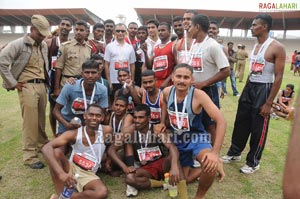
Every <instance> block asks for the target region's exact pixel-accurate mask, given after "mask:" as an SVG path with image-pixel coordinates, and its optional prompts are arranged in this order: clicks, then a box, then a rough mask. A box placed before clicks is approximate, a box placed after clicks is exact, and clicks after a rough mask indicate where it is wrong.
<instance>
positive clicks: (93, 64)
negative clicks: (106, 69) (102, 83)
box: [81, 59, 99, 71]
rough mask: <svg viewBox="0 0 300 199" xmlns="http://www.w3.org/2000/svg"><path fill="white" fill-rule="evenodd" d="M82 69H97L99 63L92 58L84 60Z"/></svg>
mask: <svg viewBox="0 0 300 199" xmlns="http://www.w3.org/2000/svg"><path fill="white" fill-rule="evenodd" d="M81 68H82V71H84V70H85V69H97V70H99V63H98V62H96V61H95V60H93V59H90V60H87V61H85V62H83V64H82V67H81Z"/></svg>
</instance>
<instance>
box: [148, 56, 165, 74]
mask: <svg viewBox="0 0 300 199" xmlns="http://www.w3.org/2000/svg"><path fill="white" fill-rule="evenodd" d="M167 68H168V56H167V55H162V56H158V57H155V58H154V60H153V68H152V70H153V71H154V72H158V71H163V70H166V69H167Z"/></svg>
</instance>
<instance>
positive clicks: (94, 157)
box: [42, 104, 112, 199]
mask: <svg viewBox="0 0 300 199" xmlns="http://www.w3.org/2000/svg"><path fill="white" fill-rule="evenodd" d="M103 118H104V112H103V110H102V109H101V108H100V106H98V105H96V104H92V105H90V106H89V107H88V108H87V110H86V112H85V113H84V119H85V124H86V126H82V127H80V128H78V129H74V130H69V131H66V132H65V133H64V134H63V135H61V136H59V137H57V138H55V139H54V140H52V141H51V142H48V143H47V144H46V145H45V146H44V147H43V148H42V152H43V155H44V158H45V160H46V161H47V163H48V164H49V170H50V174H51V177H52V180H53V184H54V187H55V190H56V193H57V194H58V195H60V194H61V193H62V191H63V189H64V186H67V187H68V188H71V187H72V186H76V189H77V191H78V192H74V193H73V194H72V195H74V197H75V195H76V198H90V199H92V198H106V197H107V196H108V189H107V187H106V186H105V185H104V183H103V182H102V181H101V180H100V179H99V177H98V176H97V175H96V172H97V170H98V168H99V167H100V164H101V160H102V155H103V152H104V150H105V143H104V140H105V141H106V142H108V141H109V139H108V138H111V136H112V128H111V127H110V126H105V125H100V123H101V122H102V121H103ZM68 143H70V144H71V145H72V149H73V150H72V154H71V156H70V160H68V159H67V157H66V156H65V155H64V153H63V151H62V150H60V149H59V148H60V147H63V146H65V145H67V144H68ZM75 174H78V175H79V176H78V177H77V179H75V178H74V176H75ZM51 198H52V199H55V198H58V196H57V195H56V194H53V195H52V197H51Z"/></svg>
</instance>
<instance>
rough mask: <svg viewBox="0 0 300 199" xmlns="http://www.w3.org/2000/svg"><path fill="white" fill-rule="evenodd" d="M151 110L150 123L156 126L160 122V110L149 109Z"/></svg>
mask: <svg viewBox="0 0 300 199" xmlns="http://www.w3.org/2000/svg"><path fill="white" fill-rule="evenodd" d="M150 109H151V121H150V122H151V123H152V124H156V123H159V122H160V117H161V108H153V107H150Z"/></svg>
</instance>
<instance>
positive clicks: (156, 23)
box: [146, 19, 159, 28]
mask: <svg viewBox="0 0 300 199" xmlns="http://www.w3.org/2000/svg"><path fill="white" fill-rule="evenodd" d="M150 23H153V24H154V25H155V26H156V28H158V25H159V21H158V20H156V19H149V20H148V21H147V22H146V25H148V24H150Z"/></svg>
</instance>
